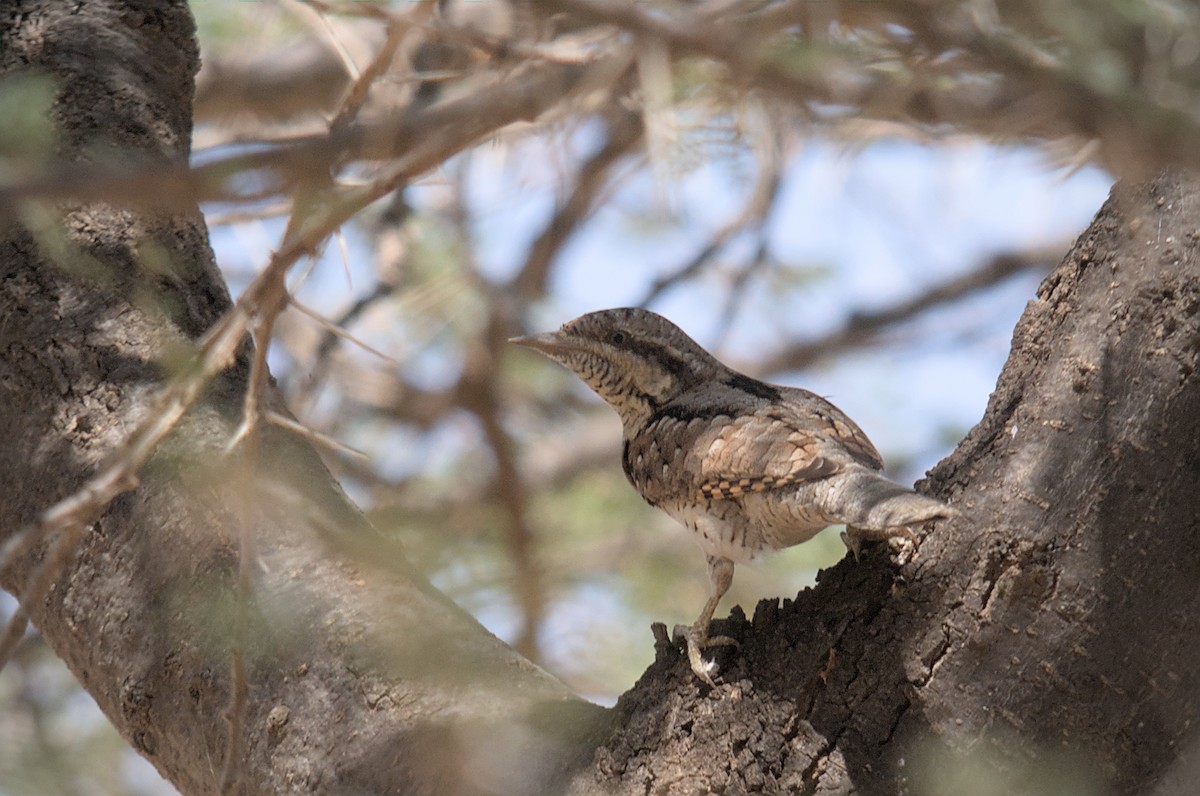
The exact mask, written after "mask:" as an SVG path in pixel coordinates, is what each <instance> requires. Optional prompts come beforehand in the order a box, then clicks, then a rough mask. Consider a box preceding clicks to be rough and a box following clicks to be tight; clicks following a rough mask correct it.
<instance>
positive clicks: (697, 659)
mask: <svg viewBox="0 0 1200 796" xmlns="http://www.w3.org/2000/svg"><path fill="white" fill-rule="evenodd" d="M671 638H672V639H673V640H674V642H675V643H676V644H679V645H685V644H686V645H687V656H688V663H689V664H690V665H691V667H692V672H693V673H695V675H696V676H697V677H699V678H700V679H701V680H703V681H704V682H705V683H708V685H709V686H711V687H713V688H716V685H717V684H716V683H714V682H713V679H712V676H713V674H714V673H715V672H716V670H717V664H716V661H706V660H704V656H703V655H701V654H700V651H701V650H703V649H707V648H709V647H737V646H740V644H739V642H738V640H737V639H735V638H730V637H729V636H709V635H708V629H707V628H702V627H699V626H697V625H675V629H674V630H673V631H672V633H671Z"/></svg>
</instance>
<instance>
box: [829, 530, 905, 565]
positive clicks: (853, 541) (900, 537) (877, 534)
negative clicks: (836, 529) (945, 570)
mask: <svg viewBox="0 0 1200 796" xmlns="http://www.w3.org/2000/svg"><path fill="white" fill-rule="evenodd" d="M841 536H842V544H844V545H846V549H847V550H849V551H850V554H851V555H853V556H854V561H855V563H857V562H858V561H859V560H860V559H861V557H862V543H863V541H864V540H866V541H885V542H887V543H888V545H889V546H890V547H895V548H897V549H896V553H897V555H898V557H899V558H900V563H901V564H905V563H907V562H908V561H910V560H912V557H913V555H915V554H916V550H917V535H916V534H915V533H913V532H912V529H911V528H908V527H899V528H888V529H887V530H884V531H867V530H863V529H862V528H854V527H851V526H849V525H847V526H846V530H844V531H842V534H841Z"/></svg>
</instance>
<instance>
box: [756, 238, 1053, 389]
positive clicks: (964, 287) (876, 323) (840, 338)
mask: <svg viewBox="0 0 1200 796" xmlns="http://www.w3.org/2000/svg"><path fill="white" fill-rule="evenodd" d="M1066 248H1067V246H1066V244H1065V243H1064V244H1063V245H1061V246H1047V247H1045V248H1038V249H1031V250H1028V251H1022V252H1007V253H1004V254H1000V255H997V256H996V257H993V258H992V259H991V260H989V261H988V262H987V263H985V264H984V265H982V266H981V267H979V268H976V269H975V270H973V271H971V272H969V273H966V274H964V275H962V276H960V277H957V278H955V279H951V280H950V281H948V282H945V283H943V284H941V285H937V286H935V287H933V288H930V289H929V290H927V291H926V292H924V293H922V294H921V295H919V296H917V297H915V298H912V299H910V300H908V301H904V302H901V303H899V304H897V305H895V306H893V307H890V308H888V309H885V310H880V311H878V312H860V313H855V314H853V315H851V316H850V318H849V319H847V321H846V323H845V324H844V325H843V326H842V327H841V328H839V329H836V330H834V331H832V332H830V333H829V334H826V335H824V336H823V337H821V338H819V339H816V340H810V341H807V342H804V343H800V344H797V345H794V346H790V347H789V348H787V349H786V350H784V351H780V352H779V353H777V354H775V355H774V356H772V357H770V358H768V359H767V360H766V361H765V362H763V363H761V364H760V365H759V366H758V367H757V368H756V369H757V370H758V371H759V372H761V373H778V372H780V371H788V370H798V369H800V368H805V367H808V366H809V365H811V364H813V363H814V362H817V361H818V360H821V359H823V358H825V357H829V356H833V355H834V354H837V353H839V352H842V351H846V350H849V349H852V348H858V347H861V346H863V345H866V344H867V343H868V342H870V341H871V340H872V339H874V338H875V337H876V336H878V335H879V334H880V333H881V332H883V331H884V330H885V329H887V328H889V327H892V326H896V325H898V324H901V323H905V322H907V321H910V320H912V319H913V318H915V317H916V316H918V315H920V314H921V313H923V312H925V311H927V310H930V309H933V308H935V307H939V306H944V305H946V304H949V303H951V302H953V301H957V300H958V299H960V298H962V297H964V296H966V295H969V294H971V293H974V292H976V291H979V290H983V289H984V288H987V287H991V286H992V285H995V284H997V283H999V282H1002V281H1004V280H1005V279H1008V278H1009V277H1011V276H1013V275H1015V274H1018V273H1021V272H1022V271H1028V270H1033V269H1047V268H1048V267H1049V265H1050V264H1051V263H1054V262H1057V260H1058V259H1059V258H1060V257H1061V256H1062V253H1063V252H1064V251H1065V250H1066Z"/></svg>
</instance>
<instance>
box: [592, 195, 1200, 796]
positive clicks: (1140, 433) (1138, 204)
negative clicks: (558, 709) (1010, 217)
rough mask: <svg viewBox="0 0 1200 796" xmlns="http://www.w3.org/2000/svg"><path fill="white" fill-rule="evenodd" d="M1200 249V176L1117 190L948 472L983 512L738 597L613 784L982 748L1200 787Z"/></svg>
mask: <svg viewBox="0 0 1200 796" xmlns="http://www.w3.org/2000/svg"><path fill="white" fill-rule="evenodd" d="M1198 251H1200V182H1198V181H1197V180H1195V179H1194V178H1191V177H1185V176H1164V177H1161V178H1159V179H1157V180H1155V181H1153V182H1150V183H1149V184H1145V185H1141V186H1137V187H1121V186H1118V188H1116V189H1114V192H1113V195H1112V196H1111V197H1110V199H1109V201H1108V202H1107V203H1106V204H1105V205H1104V207H1103V208H1102V209H1101V210H1100V212H1099V214H1098V215H1097V216H1096V218H1095V220H1094V221H1093V222H1092V224H1091V226H1090V227H1089V228H1088V229H1087V230H1086V231H1085V232H1084V233H1083V234H1082V235H1081V236H1080V237H1079V239H1078V241H1077V242H1076V244H1075V246H1074V247H1073V248H1072V249H1071V251H1070V252H1069V253H1068V254H1067V256H1066V257H1065V258H1064V260H1063V262H1062V263H1061V265H1060V266H1059V267H1058V268H1057V269H1056V270H1055V271H1054V272H1053V273H1052V274H1051V275H1050V276H1049V277H1047V279H1046V280H1045V281H1044V282H1043V284H1042V285H1041V287H1040V289H1039V290H1038V294H1037V298H1036V299H1035V300H1034V301H1031V302H1030V303H1029V306H1028V307H1027V309H1026V311H1025V313H1024V316H1023V317H1022V319H1021V321H1020V323H1019V324H1018V326H1017V328H1016V331H1015V332H1014V335H1013V345H1012V352H1011V354H1010V357H1009V360H1008V362H1007V363H1006V365H1005V367H1004V371H1003V373H1002V374H1001V377H1000V380H999V383H998V384H997V387H996V390H995V392H994V394H993V395H992V397H991V400H990V402H989V404H988V408H987V412H986V414H985V416H984V418H983V420H982V421H981V422H980V423H979V425H977V426H976V427H975V428H974V429H973V430H972V431H971V432H970V434H969V435H968V436H967V438H966V439H965V440H963V442H962V443H961V444H960V445H959V446H958V449H957V450H956V451H955V452H954V453H953V455H951V456H950V457H949V458H947V459H946V460H945V461H943V462H942V463H941V464H939V465H938V466H937V468H935V470H934V471H933V472H932V473H931V475H930V477H929V478H928V479H927V480H926V482H925V484H924V487H925V489H926V490H928V491H931V492H933V493H934V494H939V495H943V496H946V497H950V498H951V499H952V501H953V502H954V503H955V504H956V505H958V506H960V507H962V508H963V510H964V511H965V512H966V516H965V518H964V519H963V520H962V521H959V522H957V523H955V524H954V525H953V526H944V527H940V528H937V529H936V531H935V532H933V533H932V534H931V535H930V536H928V537H927V538H926V539H924V541H923V542H922V544H921V546H920V550H919V553H918V555H917V556H916V558H915V559H914V560H912V561H911V562H909V563H907V564H904V565H902V566H898V567H896V568H894V569H893V568H891V567H889V564H888V562H887V560H886V559H885V557H884V555H883V551H876V555H875V556H873V557H871V558H868V559H867V560H865V561H864V562H863V563H861V564H858V565H855V564H854V563H853V562H851V561H849V560H845V561H842V562H841V563H840V564H838V565H837V566H836V567H834V568H833V569H832V570H830V571H826V572H824V573H822V577H821V578H820V581H819V583H818V585H817V586H816V587H815V588H814V589H812V590H808V591H805V592H803V593H801V594H800V595H799V596H798V597H797V599H796V600H795V601H784V602H783V604H782V605H779V604H778V603H776V602H763V603H760V604H759V606H758V608H757V610H756V611H755V615H754V617H753V621H752V622H747V621H746V620H745V619H744V618H738V616H737V613H736V612H735V616H734V619H733V620H731V621H730V622H729V624H728V625H726V626H725V627H722V628H720V630H719V632H722V633H726V634H730V635H734V636H736V637H739V638H740V639H741V640H742V646H741V648H740V649H739V650H738V652H737V654H735V655H733V656H732V658H731V659H730V660H729V661H727V662H726V664H725V667H724V669H723V672H724V677H725V679H726V680H727V681H728V682H729V684H728V685H724V686H721V687H720V688H718V689H717V691H715V692H713V693H712V694H707V695H705V694H701V693H698V691H699V690H698V689H697V688H696V687H695V684H694V683H691V682H689V681H688V679H687V678H686V677H682V676H681V669H683V668H686V667H683V666H681V664H680V663H679V662H678V661H677V660H675V658H676V656H675V654H674V653H673V652H669V651H666V650H664V654H663V655H661V656H660V660H659V661H658V662H657V663H656V664H655V665H654V666H653V667H652V668H651V669H650V671H649V672H647V674H646V675H645V677H644V678H643V681H642V682H640V683H639V684H638V685H637V686H636V687H635V688H634V689H633V691H631V692H630V693H629V694H627V695H626V696H625V697H624V698H623V699H622V700H621V702H620V704H619V705H618V706H617V711H618V713H619V715H620V718H619V719H618V720H617V721H616V722H615V724H616V726H617V727H619V728H621V729H620V730H619V731H617V732H616V733H615V734H614V735H613V737H611V738H610V739H609V740H608V741H606V742H605V744H604V745H603V746H602V748H601V750H600V753H599V755H598V757H597V764H596V768H595V770H596V772H597V775H598V777H599V778H600V780H601V781H610V780H614V779H615V780H616V781H619V782H620V783H621V788H620V789H621V790H622V791H623V792H629V793H632V792H643V789H646V790H648V791H649V792H668V791H669V792H705V791H708V790H716V791H722V792H744V791H757V790H764V791H767V792H773V791H793V792H800V793H826V792H843V791H847V790H858V791H862V792H881V793H903V792H910V791H913V790H916V791H917V792H920V791H921V789H922V786H923V784H924V783H927V781H928V778H929V777H934V778H936V777H937V776H938V775H939V770H938V769H939V767H940V771H941V773H944V772H945V771H946V770H947V767H948V766H950V765H956V764H962V763H963V762H964V755H969V756H972V757H973V761H972V762H973V764H974V765H976V766H979V768H980V770H982V771H985V772H988V775H989V776H1000V777H1003V778H1004V779H1003V780H1002V781H1004V782H1007V783H1009V784H1010V786H1011V787H1007V788H1003V789H1000V790H997V791H993V792H1040V793H1047V792H1059V790H1060V789H1058V788H1054V787H1051V785H1050V783H1054V782H1058V783H1059V784H1060V785H1061V784H1062V783H1064V782H1073V783H1074V785H1076V786H1083V787H1090V788H1094V789H1095V790H1094V791H1085V792H1114V793H1147V792H1152V791H1154V790H1155V789H1156V788H1157V789H1158V792H1162V793H1170V792H1181V793H1182V792H1194V788H1195V785H1196V779H1195V778H1194V775H1195V774H1196V773H1197V768H1196V763H1197V761H1196V753H1195V750H1194V748H1193V747H1194V746H1195V743H1196V730H1197V727H1196V726H1195V725H1196V721H1195V719H1196V717H1197V708H1198V707H1200V671H1198V670H1197V667H1196V666H1195V661H1197V660H1200V589H1197V584H1198V583H1200V384H1198V382H1197V378H1196V375H1195V367H1196V359H1197V353H1198V352H1200V268H1198V267H1197V255H1198ZM1188 749H1190V750H1191V751H1190V753H1181V750H1188ZM977 784H978V783H977Z"/></svg>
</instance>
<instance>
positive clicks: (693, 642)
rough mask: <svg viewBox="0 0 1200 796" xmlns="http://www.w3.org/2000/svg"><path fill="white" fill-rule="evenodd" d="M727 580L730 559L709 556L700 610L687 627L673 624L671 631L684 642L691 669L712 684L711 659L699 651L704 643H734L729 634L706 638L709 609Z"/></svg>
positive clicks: (722, 593) (712, 609) (714, 607)
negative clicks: (704, 598) (706, 593)
mask: <svg viewBox="0 0 1200 796" xmlns="http://www.w3.org/2000/svg"><path fill="white" fill-rule="evenodd" d="M731 583H733V562H732V561H730V560H729V559H728V558H721V557H720V556H709V557H708V586H709V597H708V602H706V603H705V604H704V610H703V611H701V612H700V617H699V618H698V619H696V621H695V622H694V623H693V624H692V625H691V627H687V626H685V625H676V626H675V632H674V633H673V634H672V635H673V636H674V638H675V643H677V644H678V643H680V642H686V643H687V652H688V663H690V664H691V665H692V671H693V672H695V673H696V676H697V677H699V678H700V679H701V680H703V681H704V682H706V683H708V684H709V685H711V686H715V685H716V684H715V683H714V682H713V680H712V670H713V669H715V668H716V664H714V663H713V662H712V661H705V660H704V658H703V657H701V655H700V650H702V649H705V648H706V647H720V646H726V645H734V646H737V643H738V642H737V640H736V639H732V638H730V637H729V636H713V637H711V638H710V637H709V635H708V623H709V622H711V621H712V616H713V613H714V612H715V611H716V610H717V603H719V602H721V598H722V597H724V596H725V592H727V591H729V586H730V584H731Z"/></svg>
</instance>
